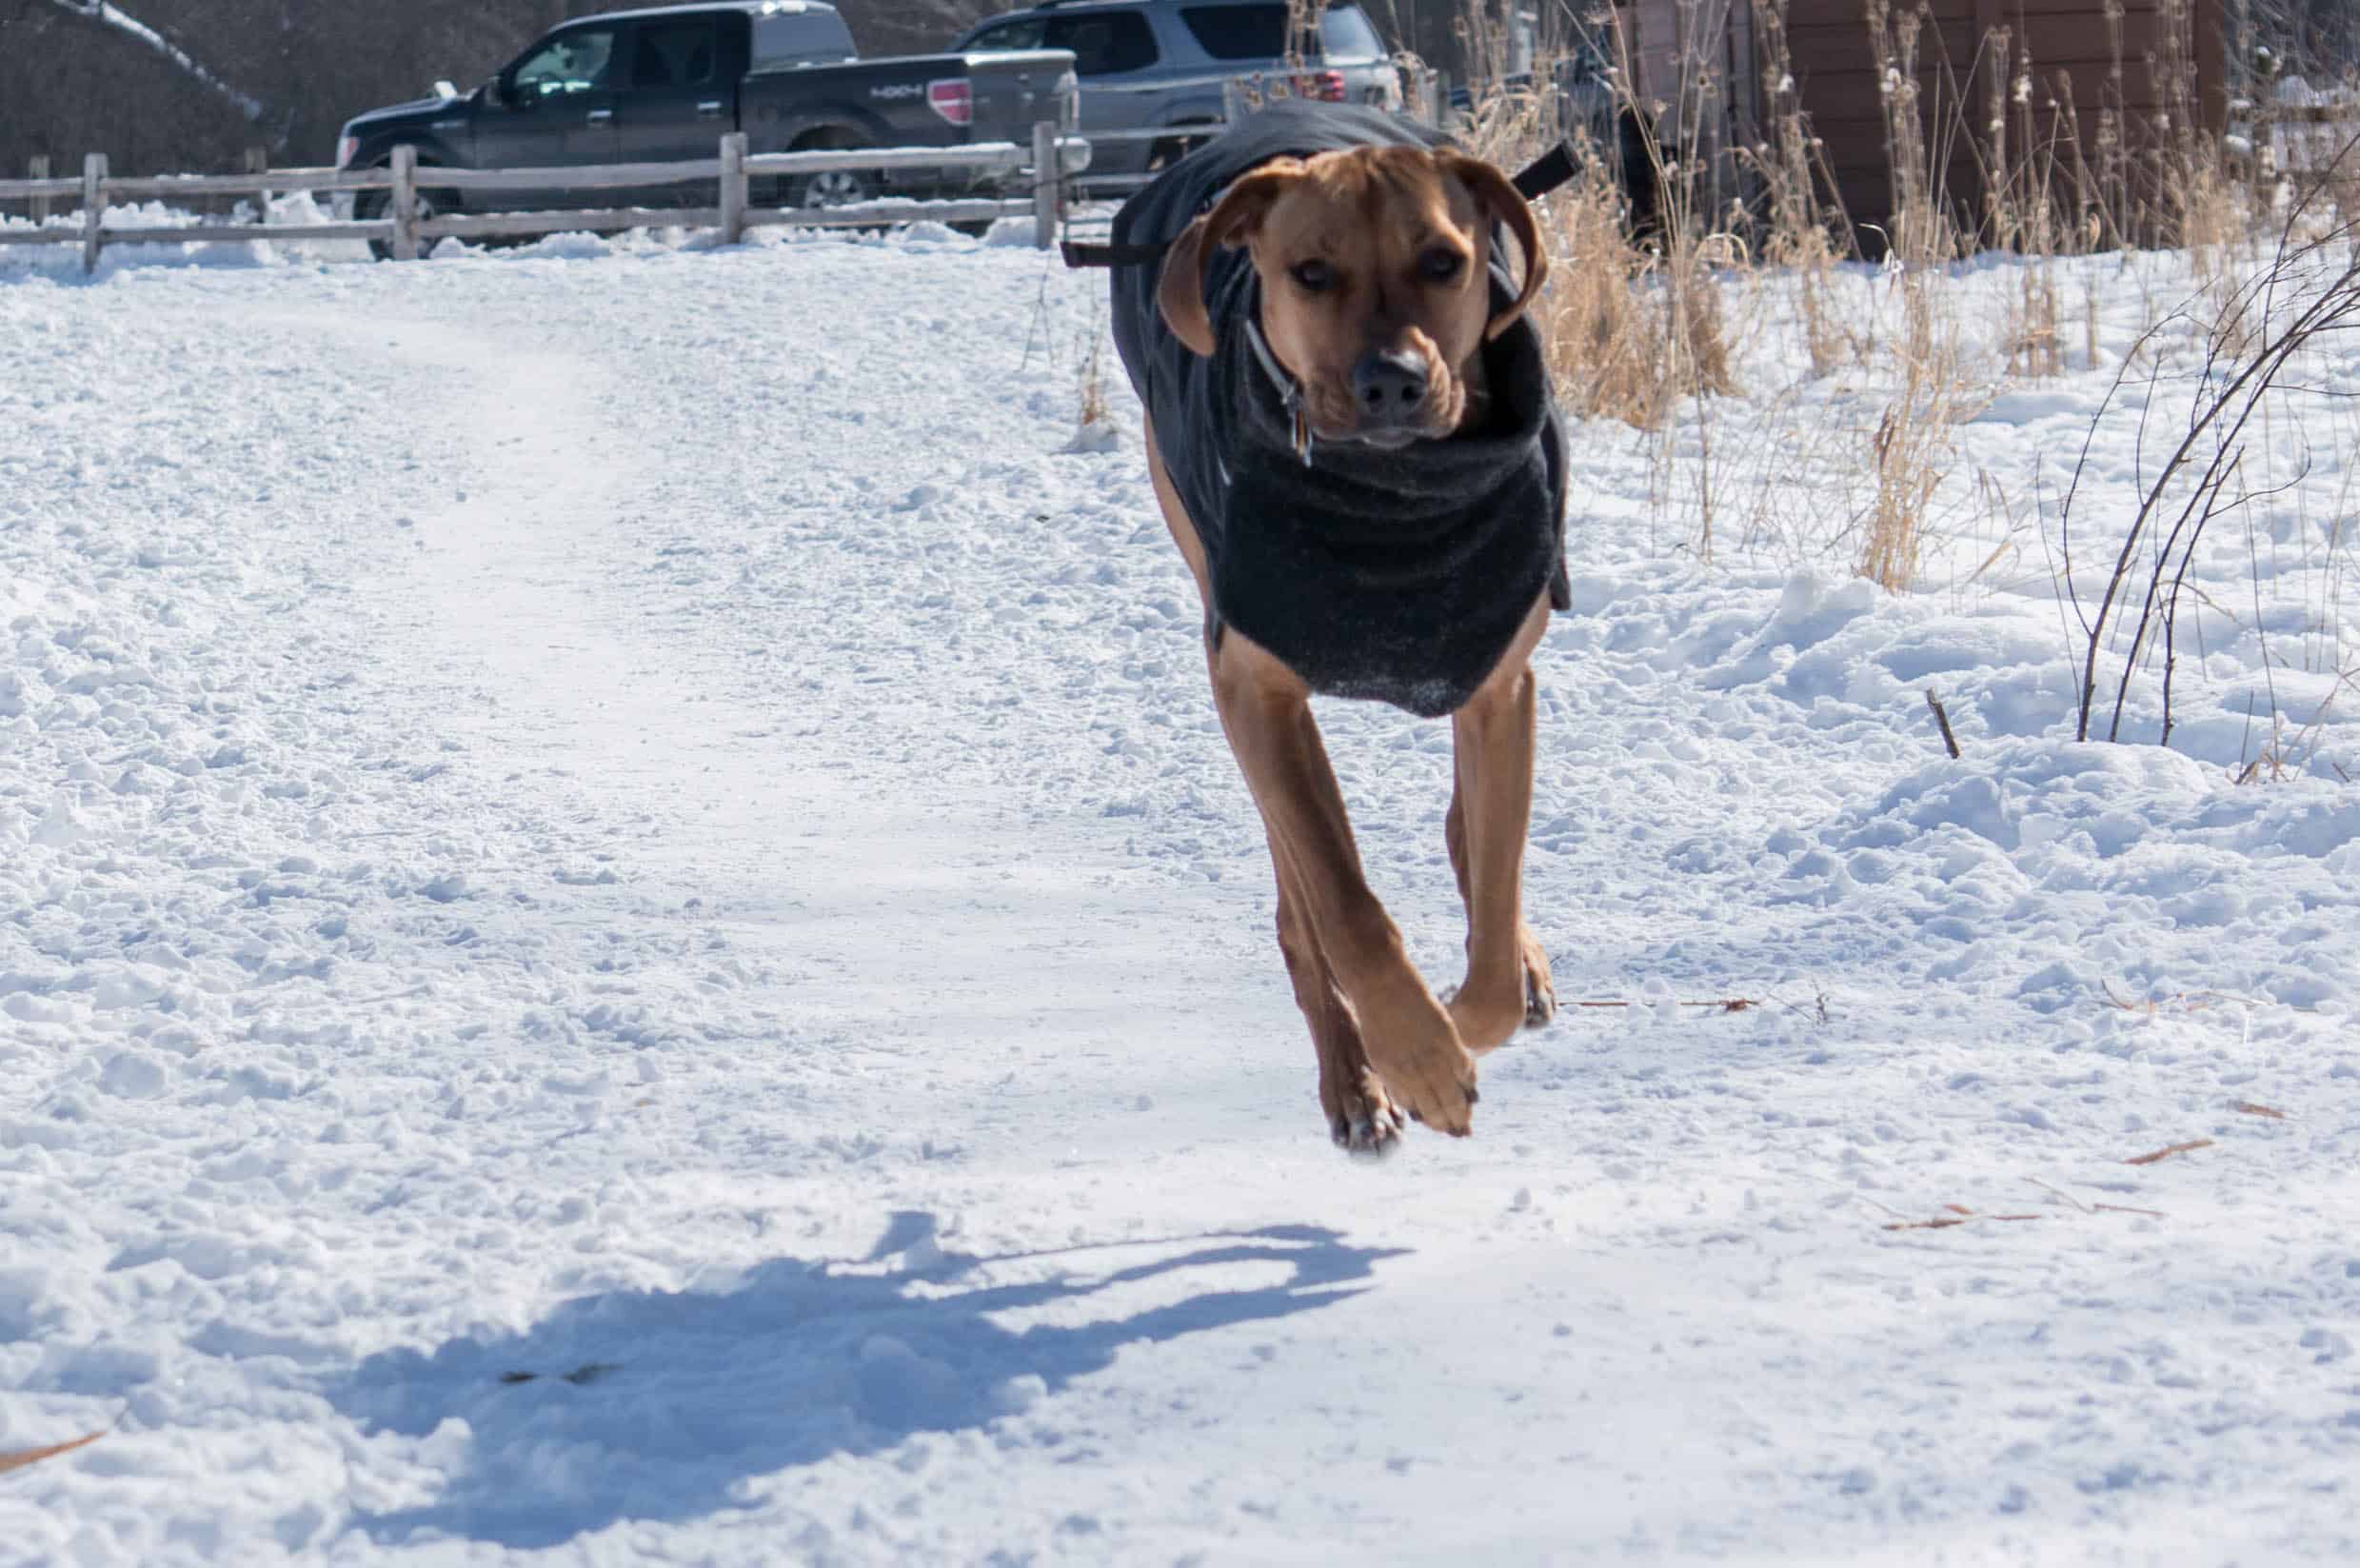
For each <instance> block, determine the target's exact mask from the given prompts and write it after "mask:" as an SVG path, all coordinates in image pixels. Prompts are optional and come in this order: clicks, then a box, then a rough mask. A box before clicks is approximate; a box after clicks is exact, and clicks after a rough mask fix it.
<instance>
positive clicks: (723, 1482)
mask: <svg viewBox="0 0 2360 1568" xmlns="http://www.w3.org/2000/svg"><path fill="white" fill-rule="evenodd" d="M1142 1254H1146V1255H1150V1256H1148V1257H1147V1259H1146V1260H1140V1261H1127V1260H1129V1259H1132V1258H1136V1257H1139V1256H1140V1255H1142ZM1397 1256H1399V1253H1398V1251H1395V1250H1385V1249H1379V1248H1371V1247H1355V1246H1348V1245H1346V1244H1344V1242H1343V1241H1342V1240H1341V1239H1340V1238H1339V1237H1338V1236H1337V1235H1336V1233H1334V1232H1332V1231H1327V1230H1321V1229H1318V1228H1315V1227H1312V1226H1307V1225H1284V1226H1275V1227H1272V1228H1269V1229H1263V1230H1255V1231H1240V1232H1230V1233H1221V1234H1215V1235H1206V1236H1197V1237H1185V1238H1180V1239H1178V1240H1168V1241H1138V1242H1134V1241H1122V1242H1113V1243H1107V1244H1106V1245H1104V1246H1101V1247H1076V1248H1070V1249H1062V1250H1059V1251H1053V1252H1046V1253H1037V1254H1024V1255H1019V1256H1015V1257H1002V1258H978V1257H969V1256H965V1255H962V1254H960V1253H957V1252H952V1251H946V1250H944V1247H943V1245H942V1241H940V1239H938V1237H937V1234H936V1227H935V1223H934V1221H933V1220H932V1218H931V1217H929V1216H927V1215H924V1214H919V1213H904V1214H900V1215H897V1216H895V1218H894V1220H893V1222H892V1224H891V1226H890V1227H889V1228H888V1229H887V1231H886V1233H885V1235H884V1238H883V1240H882V1241H879V1243H878V1245H877V1248H876V1249H875V1250H874V1251H873V1252H872V1253H871V1254H870V1256H869V1258H868V1259H866V1260H863V1261H861V1262H857V1263H846V1262H829V1261H813V1260H805V1259H795V1258H782V1259H778V1260H774V1261H771V1262H767V1263H764V1264H762V1265H760V1266H758V1267H756V1268H753V1269H751V1270H749V1271H747V1272H745V1273H744V1275H742V1276H740V1277H738V1278H737V1279H736V1280H733V1281H732V1282H731V1283H730V1284H729V1286H728V1287H727V1288H726V1289H722V1290H713V1291H704V1290H699V1291H688V1292H682V1293H678V1294H667V1293H659V1292H645V1291H617V1292H613V1293H610V1294H607V1295H603V1296H585V1297H580V1298H577V1299H575V1300H569V1301H566V1302H565V1303H564V1304H563V1305H561V1306H559V1307H558V1308H557V1310H556V1311H554V1312H552V1313H551V1314H550V1315H549V1316H548V1317H547V1318H546V1319H545V1320H542V1321H541V1322H539V1323H537V1324H535V1325H534V1326H533V1327H532V1328H530V1329H529V1330H527V1331H526V1332H525V1333H524V1334H522V1335H515V1336H509V1337H506V1338H496V1339H488V1340H476V1339H466V1340H452V1341H451V1342H449V1343H448V1344H446V1345H444V1346H442V1347H441V1348H440V1349H438V1350H436V1351H435V1352H434V1353H433V1354H431V1355H424V1354H421V1353H419V1352H418V1351H415V1350H395V1351H388V1352H386V1353H385V1354H382V1355H378V1356H372V1357H370V1358H369V1359H368V1360H365V1361H363V1362H362V1363H361V1364H360V1365H359V1366H357V1367H355V1368H354V1369H353V1370H352V1371H351V1372H350V1373H349V1374H347V1376H345V1377H344V1378H343V1379H340V1380H339V1381H338V1382H337V1383H336V1384H334V1385H333V1386H331V1387H329V1388H328V1389H327V1390H326V1392H327V1396H328V1398H329V1399H331V1400H332V1401H333V1402H334V1404H335V1405H336V1407H337V1408H338V1409H339V1410H341V1411H343V1412H344V1413H345V1414H347V1415H348V1416H350V1417H352V1418H353V1419H355V1420H357V1421H359V1422H360V1423H361V1425H362V1427H363V1429H364V1430H365V1431H367V1432H368V1433H370V1434H372V1435H376V1434H383V1433H395V1434H400V1435H403V1436H406V1437H409V1438H415V1439H422V1440H420V1441H419V1442H418V1443H417V1444H416V1445H415V1448H414V1450H413V1452H414V1456H415V1459H416V1462H417V1470H416V1471H415V1472H414V1475H415V1478H416V1483H417V1486H418V1489H419V1491H421V1492H423V1493H428V1494H430V1497H428V1498H426V1499H423V1500H421V1501H419V1502H417V1503H416V1504H414V1505H407V1506H404V1505H399V1504H397V1505H395V1506H393V1507H390V1508H387V1509H384V1510H383V1511H376V1512H367V1513H365V1514H364V1515H363V1517H362V1518H361V1520H360V1522H361V1523H363V1524H364V1526H365V1527H366V1528H367V1530H368V1532H369V1534H370V1535H371V1536H372V1537H373V1538H375V1539H376V1540H377V1541H378V1542H379V1543H381V1544H392V1543H397V1542H404V1541H408V1540H411V1539H413V1538H433V1537H435V1536H446V1537H456V1538H469V1539H475V1540H484V1541H492V1542H498V1543H501V1544H504V1545H508V1546H518V1547H537V1546H551V1545H556V1544H559V1543H561V1542H564V1541H566V1540H569V1539H571V1538H574V1537H575V1536H578V1535H581V1534H583V1533H584V1532H585V1531H592V1530H598V1529H601V1528H604V1527H605V1526H606V1525H609V1524H612V1523H615V1522H616V1521H618V1520H622V1519H652V1520H666V1519H675V1520H676V1519H689V1518H702V1517H704V1516H705V1515H707V1514H711V1513H714V1512H716V1511H719V1510H724V1509H728V1508H732V1507H736V1506H743V1505H744V1504H746V1503H749V1502H751V1501H753V1500H754V1499H753V1498H752V1497H751V1496H750V1495H749V1492H748V1488H747V1486H746V1483H747V1482H748V1481H749V1480H750V1479H754V1478H759V1477H764V1476H767V1475H770V1474H772V1473H773V1472H776V1471H779V1470H783V1469H786V1468H789V1467H792V1466H796V1465H804V1464H811V1463H815V1462H817V1461H819V1460H822V1459H827V1458H829V1457H830V1456H833V1455H839V1454H850V1455H860V1454H866V1453H872V1452H875V1451H876V1450H879V1449H883V1448H887V1447H890V1446H892V1445H894V1444H896V1443H899V1442H901V1441H902V1440H903V1439H907V1438H909V1437H910V1436H912V1435H913V1434H916V1433H922V1432H959V1431H966V1430H973V1429H976V1428H980V1427H982V1426H984V1425H985V1424H986V1423H988V1422H990V1421H993V1420H995V1419H1000V1418H1002V1417H1019V1416H1021V1414H1022V1413H1023V1412H1024V1411H1025V1410H1026V1409H1028V1408H1029V1407H1030V1406H1031V1405H1032V1403H1033V1402H1034V1401H1036V1400H1038V1399H1041V1398H1042V1397H1044V1396H1046V1395H1049V1394H1054V1393H1056V1392H1057V1391H1058V1390H1059V1389H1061V1388H1062V1387H1063V1386H1065V1385H1066V1384H1067V1383H1069V1382H1071V1381H1073V1380H1074V1379H1077V1378H1081V1377H1085V1376H1087V1375H1089V1374H1091V1373H1094V1372H1097V1371H1100V1370H1101V1369H1102V1368H1104V1367H1105V1366H1106V1365H1108V1363H1110V1362H1111V1361H1112V1360H1114V1358H1115V1353H1116V1351H1117V1350H1119V1349H1120V1348H1121V1347H1122V1346H1124V1345H1129V1344H1138V1343H1142V1342H1145V1343H1155V1342H1160V1341H1162V1340H1177V1339H1180V1338H1182V1337H1184V1336H1187V1335H1191V1334H1201V1333H1205V1332H1207V1331H1210V1330H1213V1329H1220V1328H1227V1327H1231V1326H1234V1325H1237V1324H1241V1323H1253V1322H1262V1321H1268V1320H1274V1319H1279V1318H1285V1317H1290V1316H1292V1315H1294V1314H1296V1313H1300V1312H1310V1311H1313V1310H1316V1309H1317V1308H1319V1307H1322V1306H1326V1305H1329V1304H1331V1303H1333V1302H1336V1301H1339V1300H1344V1299H1346V1298H1348V1297H1351V1296H1355V1295H1358V1294H1359V1292H1360V1291H1361V1290H1363V1289H1366V1288H1368V1285H1367V1281H1369V1280H1370V1279H1371V1274H1372V1270H1373V1268H1374V1266H1375V1265H1376V1264H1377V1263H1378V1261H1380V1260H1384V1259H1386V1258H1391V1257H1397ZM1094 1264H1095V1266H1093V1265H1094ZM1126 1308H1127V1310H1126Z"/></svg>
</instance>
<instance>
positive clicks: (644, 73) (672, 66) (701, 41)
mask: <svg viewBox="0 0 2360 1568" xmlns="http://www.w3.org/2000/svg"><path fill="white" fill-rule="evenodd" d="M720 43H721V28H720V26H719V24H718V23H716V22H715V21H714V20H713V19H712V18H711V17H702V18H698V19H696V20H693V21H686V22H663V23H642V24H641V25H640V29H639V39H638V42H636V43H635V44H633V45H632V46H631V85H632V86H633V87H635V88H654V87H703V86H704V85H705V84H706V83H707V82H710V81H712V80H714V78H715V77H716V76H718V75H719V74H720V54H721V50H720V47H719V46H720Z"/></svg>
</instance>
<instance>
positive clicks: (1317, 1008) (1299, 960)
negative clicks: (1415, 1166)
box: [1270, 836, 1402, 1154]
mask: <svg viewBox="0 0 2360 1568" xmlns="http://www.w3.org/2000/svg"><path fill="white" fill-rule="evenodd" d="M1270 861H1271V864H1272V866H1273V868H1274V869H1276V871H1277V872H1278V879H1279V955H1280V956H1281V957H1283V958H1284V959H1285V960H1286V976H1287V979H1288V980H1289V981H1291V982H1294V985H1295V1005H1296V1006H1297V1007H1299V1008H1300V1009H1302V1015H1303V1022H1305V1023H1306V1024H1308V1025H1310V1027H1311V1044H1312V1048H1313V1049H1314V1050H1315V1051H1317V1052H1318V1053H1319V1108H1320V1109H1321V1110H1323V1111H1325V1112H1326V1113H1327V1126H1328V1132H1329V1134H1330V1135H1331V1136H1332V1137H1333V1138H1334V1139H1335V1140H1336V1146H1337V1147H1338V1148H1340V1149H1343V1150H1345V1151H1347V1152H1349V1153H1352V1154H1390V1153H1391V1152H1393V1149H1394V1147H1395V1145H1396V1144H1397V1142H1398V1141H1399V1139H1400V1136H1401V1127H1402V1121H1401V1112H1400V1110H1399V1108H1398V1107H1397V1106H1396V1105H1395V1104H1394V1102H1393V1098H1392V1096H1391V1095H1389V1094H1387V1093H1386V1092H1385V1081H1384V1080H1383V1079H1382V1078H1380V1077H1378V1074H1377V1069H1376V1068H1374V1067H1372V1066H1370V1065H1369V1061H1368V1050H1367V1047H1366V1046H1364V1045H1362V1044H1361V1042H1360V1025H1359V1022H1358V1021H1357V1020H1356V1019H1354V1018H1353V1016H1352V1008H1351V1006H1350V1005H1349V1004H1348V1003H1347V1002H1345V1001H1344V994H1343V992H1341V991H1339V990H1338V989H1337V987H1336V976H1335V973H1334V971H1332V970H1331V969H1329V968H1328V964H1327V955H1326V954H1324V953H1322V952H1320V951H1319V938H1318V937H1317V936H1316V935H1314V934H1313V932H1312V929H1311V923H1310V921H1308V920H1306V919H1305V918H1304V917H1303V909H1302V901H1301V897H1300V895H1299V894H1298V893H1297V892H1296V890H1295V879H1296V872H1295V868H1294V866H1293V865H1291V864H1290V863H1288V861H1287V858H1286V851H1285V849H1284V848H1282V847H1281V846H1280V845H1279V841H1278V839H1277V838H1276V837H1275V836H1274V837H1273V838H1272V839H1271V840H1270Z"/></svg>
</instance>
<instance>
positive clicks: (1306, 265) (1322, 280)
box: [1287, 258, 1336, 294]
mask: <svg viewBox="0 0 2360 1568" xmlns="http://www.w3.org/2000/svg"><path fill="white" fill-rule="evenodd" d="M1287 270H1288V271H1289V272H1290V273H1292V274H1293V275H1294V278H1295V281H1296V282H1297V283H1298V284H1299V285H1300V286H1301V287H1302V289H1303V292H1305V293H1307V294H1317V293H1320V292H1322V291H1324V290H1326V289H1328V288H1334V287H1335V285H1336V268H1332V267H1330V266H1328V264H1327V263H1325V262H1323V261H1319V260H1318V259H1316V258H1315V259H1313V260H1311V261H1300V262H1297V263H1296V264H1295V265H1294V266H1293V267H1291V268H1288V269H1287Z"/></svg>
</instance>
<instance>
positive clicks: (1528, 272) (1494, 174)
mask: <svg viewBox="0 0 2360 1568" xmlns="http://www.w3.org/2000/svg"><path fill="white" fill-rule="evenodd" d="M1441 156H1442V167H1443V168H1444V169H1446V170H1448V171H1449V173H1450V175H1451V177H1452V178H1454V179H1456V180H1457V181H1458V183H1459V184H1460V185H1463V186H1465V187H1466V188H1467V192H1468V194H1470V195H1472V196H1473V197H1474V198H1475V201H1476V205H1477V207H1480V208H1483V210H1485V211H1486V212H1489V213H1490V214H1491V215H1492V216H1493V218H1495V219H1496V220H1497V221H1498V222H1500V223H1504V224H1506V225H1507V226H1508V231H1509V232H1510V233H1512V234H1514V235H1515V236H1516V244H1517V249H1519V250H1521V251H1523V252H1524V287H1523V288H1520V289H1518V290H1517V296H1516V298H1515V299H1514V300H1513V301H1512V302H1510V304H1509V306H1508V308H1506V309H1504V310H1502V311H1500V312H1499V313H1498V314H1497V315H1496V316H1494V317H1492V319H1491V321H1490V322H1489V323H1487V324H1486V325H1485V326H1484V328H1483V337H1484V340H1485V341H1486V342H1489V341H1490V340H1491V339H1493V338H1496V337H1497V336H1499V334H1500V333H1502V332H1504V331H1506V330H1507V329H1508V327H1509V325H1510V324H1511V323H1513V322H1514V321H1515V320H1516V318H1517V317H1518V316H1520V315H1522V314H1523V313H1524V308H1525V307H1526V306H1528V305H1530V304H1532V303H1533V296H1534V295H1536V294H1537V293H1539V292H1540V286H1541V284H1543V283H1544V282H1546V281H1547V280H1548V276H1549V252H1548V251H1547V250H1546V249H1544V248H1542V247H1541V243H1540V222H1539V220H1538V219H1537V218H1535V217H1534V216H1533V208H1532V204H1531V203H1530V202H1527V201H1526V200H1525V199H1524V195H1523V192H1521V191H1519V190H1517V188H1516V187H1515V186H1514V185H1512V184H1510V183H1509V180H1508V176H1506V175H1505V174H1502V173H1501V172H1499V170H1498V169H1495V168H1493V167H1492V166H1491V165H1490V164H1487V163H1485V162H1484V161H1483V160H1482V159H1480V158H1474V157H1469V156H1468V155H1467V154H1466V153H1464V152H1445V153H1443V154H1442V155H1441Z"/></svg>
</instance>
